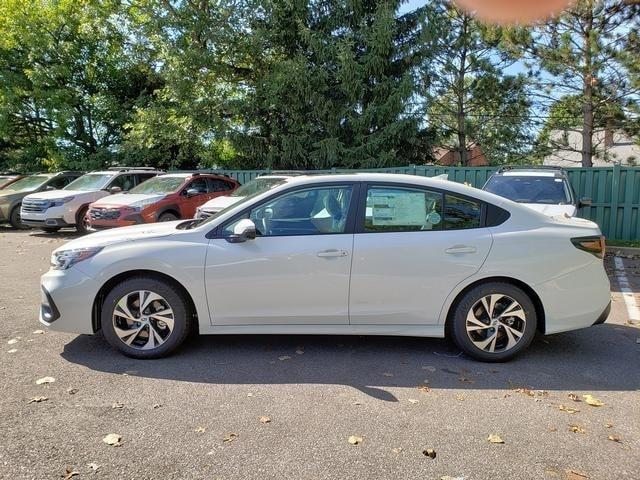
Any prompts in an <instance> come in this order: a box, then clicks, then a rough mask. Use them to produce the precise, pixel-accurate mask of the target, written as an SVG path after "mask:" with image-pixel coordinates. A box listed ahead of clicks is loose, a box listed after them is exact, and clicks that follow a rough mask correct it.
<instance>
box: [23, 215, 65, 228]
mask: <svg viewBox="0 0 640 480" xmlns="http://www.w3.org/2000/svg"><path fill="white" fill-rule="evenodd" d="M21 220H22V223H24V224H25V225H29V226H30V227H40V228H46V227H58V228H64V227H73V226H75V224H71V223H67V222H66V221H65V220H64V218H47V219H46V220H35V219H33V218H24V217H22V219H21Z"/></svg>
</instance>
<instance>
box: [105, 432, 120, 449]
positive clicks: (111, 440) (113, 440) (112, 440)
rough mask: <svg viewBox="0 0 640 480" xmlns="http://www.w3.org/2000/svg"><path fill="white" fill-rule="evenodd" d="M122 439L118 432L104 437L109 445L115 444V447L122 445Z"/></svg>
mask: <svg viewBox="0 0 640 480" xmlns="http://www.w3.org/2000/svg"><path fill="white" fill-rule="evenodd" d="M121 440H122V437H121V436H120V435H118V434H117V433H110V434H109V435H107V436H106V437H104V438H103V439H102V441H103V442H104V443H106V444H107V445H113V446H114V447H119V446H120V445H122V443H121Z"/></svg>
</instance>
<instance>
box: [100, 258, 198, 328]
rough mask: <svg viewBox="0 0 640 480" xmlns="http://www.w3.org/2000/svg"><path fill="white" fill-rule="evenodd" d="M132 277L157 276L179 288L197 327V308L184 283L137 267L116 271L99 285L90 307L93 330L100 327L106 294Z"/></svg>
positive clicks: (163, 274) (164, 274) (193, 323)
mask: <svg viewBox="0 0 640 480" xmlns="http://www.w3.org/2000/svg"><path fill="white" fill-rule="evenodd" d="M133 277H153V278H157V279H160V280H164V281H166V282H167V283H170V284H171V285H173V286H174V287H175V288H177V289H178V290H180V291H181V293H182V294H183V295H184V298H186V299H187V301H188V302H189V306H190V307H191V311H192V312H193V318H192V325H193V326H194V328H198V313H197V312H198V310H197V308H196V305H195V302H194V301H193V298H192V297H191V294H190V293H189V291H188V290H187V289H186V288H185V287H184V285H182V284H181V283H180V282H179V281H178V280H176V279H175V278H173V277H172V276H170V275H167V274H166V273H162V272H158V271H156V270H145V269H139V270H128V271H126V272H121V273H118V274H117V275H114V276H113V277H111V278H109V280H107V281H106V282H105V283H104V284H103V285H102V287H100V290H98V293H97V294H96V296H95V298H94V300H93V306H92V309H91V325H92V327H93V331H94V332H97V331H98V330H100V328H101V324H100V318H101V312H102V306H103V305H104V300H105V298H106V296H107V295H108V294H109V292H110V291H111V290H112V289H113V288H114V287H115V286H116V285H118V284H119V283H121V282H124V281H125V280H128V279H130V278H133Z"/></svg>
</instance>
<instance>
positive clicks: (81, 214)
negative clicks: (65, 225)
mask: <svg viewBox="0 0 640 480" xmlns="http://www.w3.org/2000/svg"><path fill="white" fill-rule="evenodd" d="M88 211H89V205H85V206H84V207H82V208H81V209H80V210H78V214H77V216H76V231H77V232H78V233H87V232H88V231H89V228H90V226H91V225H90V224H89V219H88V218H87V212H88Z"/></svg>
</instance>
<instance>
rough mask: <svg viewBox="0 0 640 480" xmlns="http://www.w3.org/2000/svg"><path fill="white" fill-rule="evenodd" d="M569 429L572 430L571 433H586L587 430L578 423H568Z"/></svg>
mask: <svg viewBox="0 0 640 480" xmlns="http://www.w3.org/2000/svg"><path fill="white" fill-rule="evenodd" d="M569 430H570V431H572V432H573V433H581V434H583V435H584V434H585V433H587V431H586V430H585V429H584V428H582V427H581V426H580V425H573V424H572V425H569Z"/></svg>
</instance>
